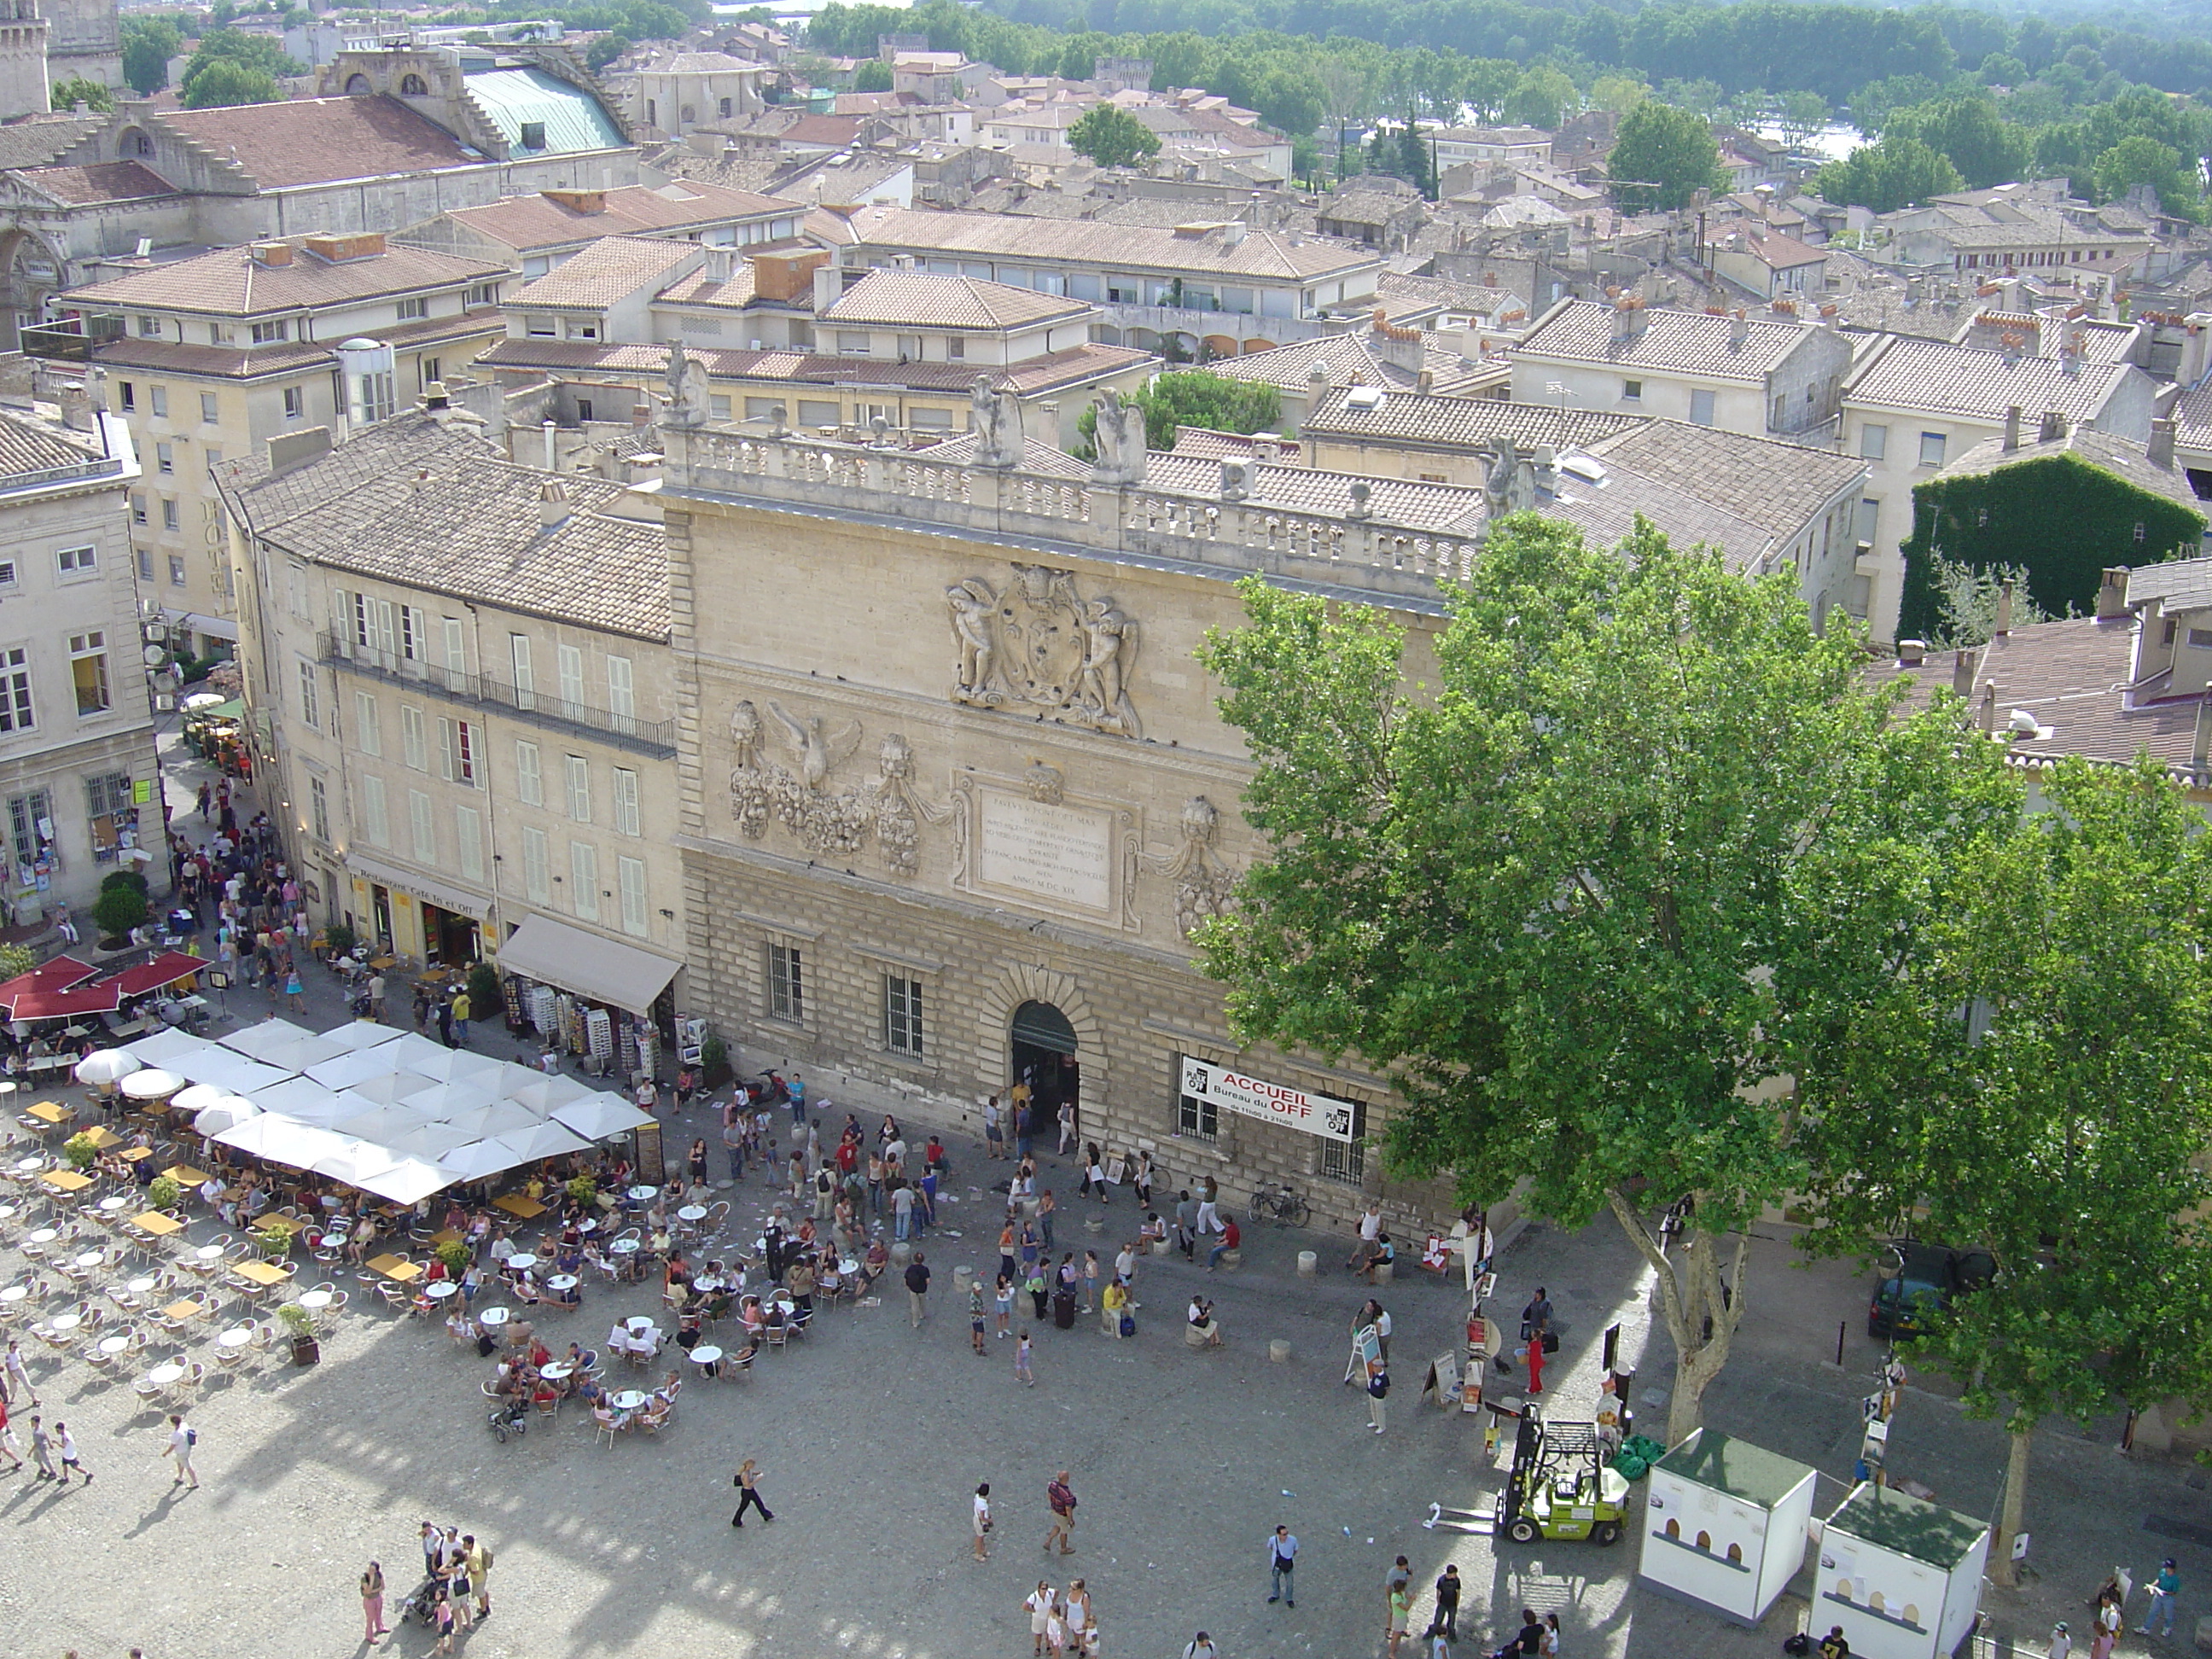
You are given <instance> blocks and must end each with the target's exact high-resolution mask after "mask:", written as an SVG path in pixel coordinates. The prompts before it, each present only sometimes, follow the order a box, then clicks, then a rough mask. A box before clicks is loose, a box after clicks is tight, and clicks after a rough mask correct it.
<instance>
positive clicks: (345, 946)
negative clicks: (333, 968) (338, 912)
mask: <svg viewBox="0 0 2212 1659" xmlns="http://www.w3.org/2000/svg"><path fill="white" fill-rule="evenodd" d="M323 945H324V947H325V949H327V950H328V951H330V953H331V958H332V959H333V960H335V959H337V957H349V956H351V955H352V954H353V929H352V928H350V927H347V926H346V925H345V923H343V922H342V921H334V922H332V923H331V925H330V926H329V927H325V928H324V929H323Z"/></svg>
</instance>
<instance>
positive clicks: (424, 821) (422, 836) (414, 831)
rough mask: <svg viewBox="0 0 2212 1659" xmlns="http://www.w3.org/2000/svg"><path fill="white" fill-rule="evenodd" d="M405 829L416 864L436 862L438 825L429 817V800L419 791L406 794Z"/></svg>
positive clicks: (414, 790) (433, 818) (413, 790)
mask: <svg viewBox="0 0 2212 1659" xmlns="http://www.w3.org/2000/svg"><path fill="white" fill-rule="evenodd" d="M407 828H408V831H409V834H410V836H411V838H412V839H413V841H414V843H415V859H416V862H417V863H418V864H435V863H436V862H437V861H438V823H437V820H436V818H435V817H433V816H432V815H431V807H430V798H429V796H428V795H426V794H424V793H422V791H421V790H420V789H410V790H409V791H408V792H407Z"/></svg>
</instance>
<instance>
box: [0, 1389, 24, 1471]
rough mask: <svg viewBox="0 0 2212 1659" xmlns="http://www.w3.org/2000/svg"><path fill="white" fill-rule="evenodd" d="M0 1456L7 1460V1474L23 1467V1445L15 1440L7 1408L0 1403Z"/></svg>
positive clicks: (13, 1427)
mask: <svg viewBox="0 0 2212 1659" xmlns="http://www.w3.org/2000/svg"><path fill="white" fill-rule="evenodd" d="M0 1455H3V1456H5V1457H6V1458H7V1460H8V1473H9V1474H15V1471H16V1470H18V1469H20V1468H22V1467H23V1443H22V1442H21V1441H20V1440H18V1439H16V1438H15V1425H14V1424H13V1423H11V1422H9V1420H8V1407H7V1404H6V1402H5V1401H0Z"/></svg>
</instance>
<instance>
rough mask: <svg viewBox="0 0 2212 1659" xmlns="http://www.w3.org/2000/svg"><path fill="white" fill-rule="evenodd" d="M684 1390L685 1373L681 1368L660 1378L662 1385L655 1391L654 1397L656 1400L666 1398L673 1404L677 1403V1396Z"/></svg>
mask: <svg viewBox="0 0 2212 1659" xmlns="http://www.w3.org/2000/svg"><path fill="white" fill-rule="evenodd" d="M683 1392H684V1373H683V1372H682V1371H680V1370H671V1371H670V1372H669V1373H668V1375H667V1376H664V1377H662V1378H661V1379H660V1386H659V1388H657V1389H654V1390H653V1398H654V1399H655V1400H665V1401H667V1402H668V1403H669V1404H670V1405H671V1406H672V1405H674V1404H675V1403H676V1396H677V1395H679V1394H682V1393H683Z"/></svg>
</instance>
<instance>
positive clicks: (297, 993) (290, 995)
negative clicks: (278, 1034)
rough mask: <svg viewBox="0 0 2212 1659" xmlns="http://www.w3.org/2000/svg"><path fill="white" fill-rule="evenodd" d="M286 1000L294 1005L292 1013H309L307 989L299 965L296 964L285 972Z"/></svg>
mask: <svg viewBox="0 0 2212 1659" xmlns="http://www.w3.org/2000/svg"><path fill="white" fill-rule="evenodd" d="M284 1000H285V1001H287V1002H289V1003H290V1004H291V1005H292V1012H294V1013H295V1014H304V1013H306V1012H307V986H306V985H305V984H304V983H303V982H302V981H301V978H300V969H299V964H298V963H294V964H293V965H292V966H291V967H289V968H287V969H285V970H284Z"/></svg>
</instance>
